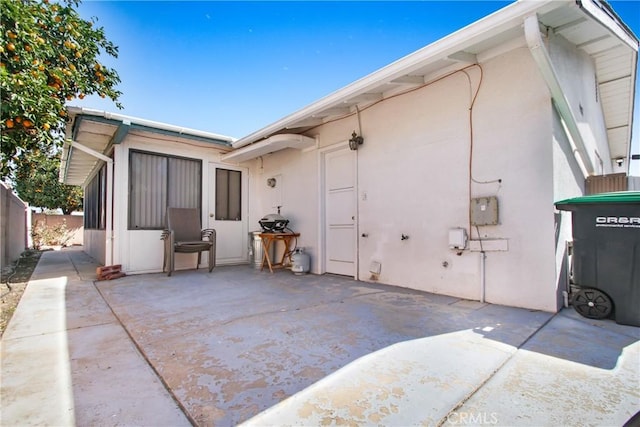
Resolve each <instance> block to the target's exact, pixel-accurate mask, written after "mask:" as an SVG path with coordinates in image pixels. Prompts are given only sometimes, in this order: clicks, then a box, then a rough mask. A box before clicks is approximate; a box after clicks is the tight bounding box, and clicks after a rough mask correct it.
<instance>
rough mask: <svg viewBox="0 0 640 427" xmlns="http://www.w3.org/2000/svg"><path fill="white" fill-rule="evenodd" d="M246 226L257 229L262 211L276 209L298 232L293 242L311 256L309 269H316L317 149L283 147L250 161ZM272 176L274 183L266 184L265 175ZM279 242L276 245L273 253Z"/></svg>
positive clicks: (267, 211) (266, 177)
mask: <svg viewBox="0 0 640 427" xmlns="http://www.w3.org/2000/svg"><path fill="white" fill-rule="evenodd" d="M250 163H251V164H252V165H253V166H254V167H252V168H251V171H250V175H251V178H250V182H249V192H250V194H251V199H250V205H251V209H250V216H249V230H260V225H259V223H258V221H259V220H260V218H262V217H263V216H264V215H266V214H269V213H276V212H277V206H280V207H281V208H280V212H281V214H282V215H283V216H285V217H286V218H287V219H288V220H289V221H290V222H289V227H290V228H291V229H292V230H294V231H296V232H298V233H300V237H299V238H298V239H297V246H298V247H303V248H304V249H305V252H306V253H307V254H308V255H309V256H310V259H311V271H312V272H313V273H318V272H319V254H318V240H319V238H318V197H317V193H318V159H317V152H316V151H315V150H314V151H307V152H301V151H298V150H292V149H288V150H284V151H283V152H281V153H278V154H273V155H266V156H262V158H260V159H256V160H252V161H251V162H250ZM269 178H276V186H275V187H273V188H272V187H269V186H267V179H269ZM281 251H282V245H281V244H278V245H277V247H276V254H275V255H276V257H278V256H279V255H280V254H281Z"/></svg>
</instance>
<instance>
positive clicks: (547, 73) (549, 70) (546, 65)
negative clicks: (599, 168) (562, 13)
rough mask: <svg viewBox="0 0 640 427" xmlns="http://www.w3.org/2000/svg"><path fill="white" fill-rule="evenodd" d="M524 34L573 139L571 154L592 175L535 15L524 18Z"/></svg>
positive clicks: (582, 144) (585, 172) (567, 101)
mask: <svg viewBox="0 0 640 427" xmlns="http://www.w3.org/2000/svg"><path fill="white" fill-rule="evenodd" d="M524 35H525V39H526V40H527V46H528V47H529V51H531V55H532V56H533V60H534V61H535V63H536V65H537V66H538V69H539V70H540V73H541V74H542V77H543V79H544V81H545V83H546V84H547V87H548V88H549V91H550V92H551V99H552V100H553V105H554V106H555V108H556V111H557V112H558V114H559V115H560V118H561V119H562V121H563V123H564V126H565V129H566V131H567V133H568V136H569V139H570V140H571V141H573V144H574V146H575V149H574V150H573V154H574V156H575V157H576V160H577V162H578V165H580V168H581V169H582V173H583V175H584V176H585V178H586V177H588V176H590V175H593V174H594V173H595V169H594V167H593V164H592V163H591V158H590V157H589V156H588V155H587V149H586V147H585V145H584V140H583V139H582V134H581V133H580V129H578V124H577V121H576V118H575V116H574V115H573V111H572V110H571V106H570V105H569V100H567V97H566V96H565V94H564V91H563V90H562V86H561V85H560V81H559V79H558V74H557V73H556V71H555V69H554V68H553V64H552V63H551V57H550V56H549V53H548V52H547V48H546V47H545V45H544V41H543V40H542V35H541V34H540V25H539V23H538V16H537V15H529V16H528V17H526V18H525V20H524Z"/></svg>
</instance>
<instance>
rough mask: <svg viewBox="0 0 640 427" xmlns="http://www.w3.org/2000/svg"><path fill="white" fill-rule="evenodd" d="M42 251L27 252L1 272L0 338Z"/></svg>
mask: <svg viewBox="0 0 640 427" xmlns="http://www.w3.org/2000/svg"><path fill="white" fill-rule="evenodd" d="M41 254H42V251H38V250H32V249H30V250H27V251H24V252H23V253H22V255H21V256H20V259H19V260H18V261H16V262H15V263H13V265H11V266H10V267H7V268H5V269H3V270H2V277H1V278H0V281H1V282H2V284H1V285H0V292H1V294H0V295H1V298H0V336H2V335H3V334H4V331H5V330H6V328H7V324H8V323H9V320H11V316H13V312H14V311H15V310H16V307H17V306H18V303H19V302H20V298H22V294H23V293H24V290H25V289H26V287H27V283H29V279H30V278H31V274H32V273H33V270H35V268H36V265H38V260H39V259H40V255H41Z"/></svg>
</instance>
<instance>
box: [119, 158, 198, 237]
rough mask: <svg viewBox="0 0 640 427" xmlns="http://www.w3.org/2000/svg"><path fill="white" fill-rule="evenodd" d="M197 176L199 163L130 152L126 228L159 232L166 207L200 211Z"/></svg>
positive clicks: (163, 220) (163, 224) (163, 223)
mask: <svg viewBox="0 0 640 427" xmlns="http://www.w3.org/2000/svg"><path fill="white" fill-rule="evenodd" d="M201 177H202V161H200V160H195V159H187V158H183V157H175V156H168V155H163V154H155V153H147V152H142V151H133V150H132V151H131V152H130V155H129V229H130V230H159V229H163V228H164V227H165V216H166V212H167V208H168V207H173V208H198V209H200V206H201V200H202V178H201Z"/></svg>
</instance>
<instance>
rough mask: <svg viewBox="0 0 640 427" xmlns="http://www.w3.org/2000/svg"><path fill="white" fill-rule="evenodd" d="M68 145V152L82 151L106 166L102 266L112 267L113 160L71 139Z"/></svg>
mask: <svg viewBox="0 0 640 427" xmlns="http://www.w3.org/2000/svg"><path fill="white" fill-rule="evenodd" d="M66 142H67V143H68V144H69V150H71V148H75V149H78V150H80V151H84V152H85V153H87V154H89V155H91V156H93V157H95V158H97V159H99V160H102V161H103V162H105V163H106V164H107V195H106V198H107V200H106V202H107V206H106V214H107V215H106V224H105V228H106V232H107V233H106V234H107V238H106V242H105V248H104V265H112V264H113V159H112V158H111V157H108V156H105V155H104V154H102V153H100V152H98V151H96V150H94V149H92V148H89V147H87V146H86V145H82V144H80V143H79V142H76V141H73V140H71V139H69V140H67V141H66Z"/></svg>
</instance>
